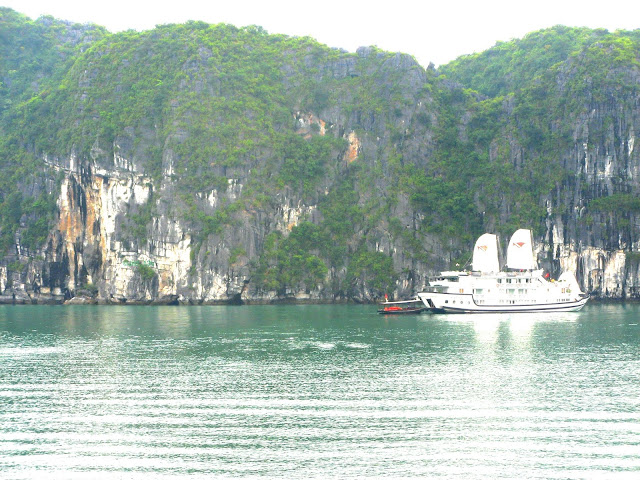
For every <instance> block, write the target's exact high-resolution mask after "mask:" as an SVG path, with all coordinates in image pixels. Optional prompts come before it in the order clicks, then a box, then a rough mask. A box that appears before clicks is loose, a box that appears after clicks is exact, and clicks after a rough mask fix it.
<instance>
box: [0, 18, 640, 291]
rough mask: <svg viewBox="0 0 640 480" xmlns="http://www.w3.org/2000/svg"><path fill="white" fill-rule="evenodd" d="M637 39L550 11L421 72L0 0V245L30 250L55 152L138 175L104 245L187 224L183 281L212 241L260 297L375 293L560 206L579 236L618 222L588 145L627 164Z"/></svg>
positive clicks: (214, 31)
mask: <svg viewBox="0 0 640 480" xmlns="http://www.w3.org/2000/svg"><path fill="white" fill-rule="evenodd" d="M639 46H640V33H639V32H638V31H634V32H615V33H609V32H607V31H605V30H591V29H586V28H568V27H561V26H558V27H554V28H550V29H546V30H542V31H539V32H534V33H531V34H529V35H527V36H526V37H524V38H523V39H519V40H513V41H510V42H503V43H499V44H497V45H496V46H495V47H493V48H492V49H489V50H487V51H486V52H482V53H479V54H474V55H468V56H464V57H461V58H459V59H457V60H455V61H454V62H451V63H450V64H449V65H445V66H442V67H441V68H440V69H439V71H435V70H433V69H427V70H425V69H423V68H422V67H421V66H419V65H418V64H417V63H416V62H415V61H414V60H413V59H412V58H410V57H408V56H406V55H401V54H393V53H389V52H384V51H381V50H379V49H377V48H375V47H369V48H363V49H359V50H358V52H356V53H348V52H344V51H340V50H336V49H331V48H329V47H327V46H325V45H322V44H319V43H318V42H316V41H315V40H313V39H311V38H307V37H305V38H298V37H287V36H284V35H272V34H269V33H267V32H266V31H265V30H264V29H262V28H260V27H256V26H251V27H244V28H236V27H234V26H231V25H225V24H220V25H209V24H206V23H203V22H188V23H186V24H182V25H163V26H159V27H157V28H155V29H153V30H149V31H144V32H135V31H127V32H123V33H117V34H110V33H108V32H106V31H105V30H104V29H102V28H100V27H96V26H81V25H72V24H68V23H65V22H61V21H58V20H55V19H52V18H43V19H38V20H36V21H32V20H30V19H28V18H26V17H24V16H22V15H20V14H17V13H15V12H13V11H11V10H9V9H4V8H3V9H0V168H1V169H2V171H3V175H2V176H0V248H1V249H2V251H3V253H4V252H9V253H14V250H15V249H13V250H11V247H12V246H13V245H14V243H15V240H16V237H15V233H16V232H18V233H19V234H20V235H19V239H20V242H21V245H22V246H24V247H28V249H30V250H32V251H33V252H36V251H37V250H38V248H41V249H42V248H43V245H44V244H45V241H46V239H47V233H48V232H49V231H50V229H51V228H52V225H53V221H54V220H55V217H56V199H57V197H58V194H59V188H60V181H61V179H62V177H63V176H64V175H65V174H68V173H69V172H66V173H64V172H62V173H56V172H55V168H57V169H59V170H64V169H65V168H67V167H65V166H64V165H68V164H70V163H71V162H70V161H69V159H73V162H74V165H75V166H74V168H76V171H75V172H74V174H77V175H78V176H79V177H82V176H83V175H85V176H86V175H91V172H92V169H99V170H100V171H101V172H103V173H101V174H104V175H106V176H107V177H108V176H109V175H114V176H117V175H133V174H135V175H139V176H140V178H142V179H143V180H142V181H143V182H145V185H147V186H150V187H149V191H150V192H151V195H150V197H149V201H148V202H147V203H145V204H142V205H138V204H136V203H135V202H133V201H132V202H131V203H130V205H129V206H128V208H127V210H126V213H127V214H126V215H124V214H123V215H121V216H120V217H118V218H117V219H116V220H115V221H116V223H117V226H116V230H117V232H118V235H119V237H118V238H119V240H120V241H122V242H123V244H126V245H127V246H129V247H130V248H138V249H140V250H144V251H145V252H151V250H152V249H153V248H154V245H155V244H154V239H153V238H151V236H152V235H153V232H152V230H153V229H152V224H153V221H154V218H156V217H162V216H164V217H168V218H171V219H173V220H176V221H179V222H182V224H183V225H184V226H185V228H187V229H188V230H189V231H190V235H191V238H192V239H193V249H192V255H191V260H192V265H191V270H190V272H192V277H193V274H196V273H200V272H202V271H205V270H216V271H217V270H219V269H223V268H228V267H229V265H220V264H218V263H216V262H217V259H216V256H215V255H214V254H212V253H211V252H212V251H215V248H217V247H220V249H226V251H227V253H228V255H227V257H226V258H227V259H228V260H229V263H231V264H234V265H236V264H237V265H240V267H239V268H244V269H245V270H243V273H242V274H243V275H244V276H245V277H251V278H252V281H253V283H254V284H255V285H256V288H259V289H261V290H263V291H276V292H278V294H279V295H289V294H292V293H294V292H299V291H308V292H311V291H313V290H321V291H322V292H324V293H323V294H324V295H325V296H327V297H331V298H337V297H345V298H352V297H354V298H355V297H367V296H380V295H382V294H383V293H385V292H387V291H392V290H394V288H395V287H394V286H395V285H397V283H396V280H400V279H405V280H407V279H409V278H412V276H413V273H412V269H419V270H420V271H423V272H424V271H426V270H428V269H436V268H440V267H445V266H447V265H444V263H446V260H445V257H448V258H449V259H452V260H453V259H457V258H459V257H460V255H461V254H462V252H466V251H468V250H469V247H470V245H471V242H472V240H473V238H474V237H476V236H477V235H478V234H480V233H482V232H483V231H485V230H491V231H496V232H498V233H502V234H503V235H508V234H509V233H511V232H512V231H513V230H515V229H516V228H520V227H529V228H532V229H534V231H535V232H536V233H537V234H538V235H540V236H542V235H544V234H545V231H546V228H547V224H546V222H547V221H548V219H549V218H550V215H556V214H563V212H564V214H566V213H567V212H569V211H578V210H580V209H586V210H587V211H588V213H589V215H591V216H590V217H587V216H584V217H583V219H586V218H591V220H589V221H586V220H582V223H581V224H580V225H581V226H580V228H585V229H586V230H587V231H588V232H590V233H591V234H594V235H595V233H594V232H597V228H599V227H598V222H596V221H594V220H593V218H594V215H595V216H596V217H597V218H600V217H598V216H601V215H604V214H605V213H609V214H613V213H615V214H618V215H619V216H620V218H619V219H618V220H617V221H618V223H617V225H618V226H624V227H625V228H627V230H628V234H629V235H632V232H631V230H630V229H631V224H632V223H631V222H630V220H629V218H630V217H629V216H630V215H632V214H634V213H636V212H637V210H638V207H637V205H636V203H637V202H636V201H635V197H636V196H637V195H638V194H639V193H640V186H639V185H636V184H635V183H633V182H632V181H629V180H628V179H627V178H624V176H623V175H622V174H621V173H620V172H618V174H616V176H614V177H613V178H612V180H611V181H610V182H609V183H607V184H606V185H605V186H603V184H602V183H599V180H598V174H597V172H599V171H600V170H602V169H601V167H600V164H598V159H600V162H602V160H601V159H602V157H603V156H605V157H606V156H607V155H608V156H609V157H611V158H614V157H615V158H625V155H626V157H628V158H630V159H631V160H630V161H631V162H633V161H634V159H636V158H637V155H638V153H637V152H635V151H633V143H632V141H631V140H629V139H630V138H632V137H633V138H635V130H634V127H633V125H632V120H629V119H632V118H633V116H634V113H633V112H634V111H635V110H634V108H635V106H637V99H638V95H639V92H640V90H639V82H638V79H639V78H640V60H639V52H640V47H639ZM634 102H636V103H634ZM593 112H597V113H596V114H594V113H593ZM619 112H622V113H619ZM621 139H622V140H621ZM624 142H627V144H626V146H624ZM629 142H631V143H629ZM621 145H623V146H621ZM45 159H46V161H45ZM50 165H56V166H55V167H50ZM60 165H63V166H62V167H61V166H60ZM78 165H80V166H81V167H78ZM598 169H600V170H598ZM104 172H107V173H104ZM136 178H138V177H136ZM80 181H82V178H80ZM85 186H86V185H85ZM76 193H77V192H76ZM80 203H81V202H80ZM285 209H287V211H289V210H296V212H297V213H296V217H295V221H294V222H292V224H290V225H287V224H286V222H288V220H287V218H286V216H285V212H284V210H285ZM300 212H306V213H300ZM625 222H626V223H625ZM247 225H250V227H247ZM242 228H244V229H247V228H249V229H250V230H251V231H252V232H253V233H252V234H251V235H253V236H254V237H255V245H256V248H257V251H253V250H251V248H249V245H246V244H238V243H237V242H238V241H239V240H238V238H245V239H246V238H247V237H248V236H250V235H248V234H246V232H244V233H243V234H240V233H238V232H239V231H240V229H242ZM576 228H578V227H576ZM156 240H157V239H156ZM252 241H254V240H252ZM234 242H235V243H234ZM230 243H231V244H230ZM427 243H429V244H430V245H436V244H437V245H439V247H438V248H435V249H434V248H427V247H426V246H425V245H426V244H427ZM229 244H230V245H229ZM214 247H215V248H214ZM212 249H213V250H212ZM398 250H401V251H402V255H401V256H400V255H399V254H398V252H397V251H398ZM42 251H43V252H44V250H42ZM250 251H251V252H253V253H252V254H251V258H248V254H247V252H250ZM229 252H231V253H229ZM239 252H244V253H242V254H240V253H239ZM400 257H401V258H400ZM245 260H246V261H245ZM91 268H95V269H96V270H95V271H94V272H89V273H90V274H91V275H96V276H99V273H100V272H99V269H100V268H101V266H100V263H99V262H97V263H96V266H94V267H91ZM234 268H235V267H234ZM139 273H140V274H141V275H142V277H143V278H145V279H150V278H151V277H152V275H151V273H150V272H139ZM154 278H155V277H154ZM407 281H408V280H407Z"/></svg>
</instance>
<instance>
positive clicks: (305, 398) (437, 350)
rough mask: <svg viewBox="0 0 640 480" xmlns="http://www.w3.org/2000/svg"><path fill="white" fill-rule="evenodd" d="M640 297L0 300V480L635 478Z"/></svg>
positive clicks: (639, 464) (638, 468) (638, 474)
mask: <svg viewBox="0 0 640 480" xmlns="http://www.w3.org/2000/svg"><path fill="white" fill-rule="evenodd" d="M639 320H640V306H636V305H627V306H621V305H597V304H594V305H589V306H587V307H586V308H585V309H584V310H583V311H582V312H580V313H565V314H555V315H548V314H547V315H527V314H520V315H482V316H473V315H469V316H444V315H431V314H422V315H419V316H412V317H389V316H380V315H376V313H375V307H373V306H282V307H275V306H244V307H117V306H111V307H95V306H94V307H81V306H78V307H49V306H20V307H12V306H3V307H0V477H1V478H11V479H35V478H38V479H40V478H43V479H44V478H46V479H75V478H82V479H85V478H91V479H94V478H96V479H101V478H104V479H107V478H108V479H114V478H123V479H129V478H131V479H138V478H139V479H149V478H171V479H175V478H201V477H207V478H225V477H243V478H246V477H249V478H251V477H270V478H274V477H276V478H288V479H295V478H300V479H302V478H305V479H306V478H363V477H395V478H399V477H402V478H411V477H423V478H425V477H426V478H438V477H441V478H465V479H474V478H477V479H480V478H483V479H496V478H540V479H578V478H580V479H582V478H589V479H591V478H602V479H615V478H629V479H637V478H640V327H639V326H638V323H640V322H639Z"/></svg>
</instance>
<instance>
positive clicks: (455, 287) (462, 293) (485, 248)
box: [418, 229, 589, 313]
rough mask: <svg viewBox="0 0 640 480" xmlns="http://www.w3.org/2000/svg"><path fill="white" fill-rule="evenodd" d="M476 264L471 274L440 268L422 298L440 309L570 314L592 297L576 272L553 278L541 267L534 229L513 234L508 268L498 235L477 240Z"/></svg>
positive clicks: (450, 310)
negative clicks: (578, 279)
mask: <svg viewBox="0 0 640 480" xmlns="http://www.w3.org/2000/svg"><path fill="white" fill-rule="evenodd" d="M472 265H473V270H472V271H471V272H466V271H452V272H442V273H441V274H440V275H439V276H437V277H435V278H433V279H431V281H430V285H429V286H428V287H427V288H426V289H425V291H424V292H421V293H419V294H418V297H419V298H420V299H421V300H422V301H423V303H424V305H425V306H426V307H427V308H429V309H430V310H432V311H434V312H439V313H518V312H570V311H577V310H580V309H581V308H582V307H583V306H584V305H585V304H586V303H587V301H588V300H589V296H588V295H587V294H585V293H584V292H582V291H581V290H580V286H579V285H578V282H577V280H576V277H575V276H574V274H573V273H571V272H564V273H562V275H560V277H559V278H558V280H557V281H553V280H551V281H550V280H548V278H546V276H545V275H544V274H543V271H542V270H541V269H538V266H537V263H536V261H535V259H534V257H533V245H532V240H531V231H530V230H525V229H520V230H518V231H516V232H515V233H514V234H513V236H512V237H511V241H510V242H509V246H508V248H507V263H506V266H505V268H504V269H502V268H501V262H500V259H499V246H498V237H497V236H496V235H493V234H489V233H485V234H484V235H482V236H481V237H480V238H479V239H478V241H477V242H476V244H475V247H474V250H473V264H472Z"/></svg>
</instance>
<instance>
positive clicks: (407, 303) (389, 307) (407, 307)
mask: <svg viewBox="0 0 640 480" xmlns="http://www.w3.org/2000/svg"><path fill="white" fill-rule="evenodd" d="M380 307H381V308H380V309H379V310H378V313H380V314H381V315H404V314H412V313H421V312H423V311H424V310H426V309H427V308H426V307H425V306H424V303H423V302H422V300H420V299H419V298H414V299H413V300H401V301H398V302H389V301H386V295H385V301H384V302H383V303H381V304H380Z"/></svg>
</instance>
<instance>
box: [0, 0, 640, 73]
mask: <svg viewBox="0 0 640 480" xmlns="http://www.w3.org/2000/svg"><path fill="white" fill-rule="evenodd" d="M0 6H5V7H10V8H13V9H14V10H17V11H18V12H21V13H24V14H25V15H27V16H29V17H31V18H32V19H36V18H38V17H39V16H40V15H53V16H54V17H56V18H59V19H62V20H71V21H74V22H79V23H96V24H98V25H103V26H104V27H106V28H107V29H108V30H109V31H111V32H119V31H122V30H127V29H134V30H147V29H151V28H153V27H154V26H156V25H160V24H166V23H183V22H185V21H187V20H202V21H205V22H207V23H221V22H224V23H231V24H233V25H236V26H239V27H240V26H245V25H260V26H262V27H264V28H265V29H266V30H267V31H268V32H269V33H284V34H287V35H292V36H293V35H295V36H306V35H308V36H310V37H313V38H315V39H317V40H318V41H320V42H322V43H325V44H327V45H329V46H330V47H338V48H344V49H345V50H348V51H355V50H356V49H357V48H358V47H359V46H363V45H365V46H366V45H377V46H378V47H380V48H382V49H384V50H388V51H392V52H396V51H399V52H403V53H408V54H410V55H413V56H414V57H415V58H416V59H417V60H418V61H419V62H420V63H421V64H422V65H424V66H427V65H428V64H429V62H433V63H435V64H436V65H441V64H443V63H447V62H449V61H450V60H453V59H454V58H456V57H458V56H460V55H463V54H467V53H473V52H480V51H483V50H485V49H487V48H489V47H491V46H493V45H494V44H495V43H496V42H497V41H507V40H510V39H512V38H520V37H522V36H524V35H525V34H527V33H529V32H532V31H534V30H539V29H541V28H546V27H550V26H553V25H558V24H562V25H567V26H575V27H581V26H585V27H591V28H606V29H608V30H610V31H614V30H617V29H626V30H633V29H636V28H640V2H638V1H637V0H536V1H523V0H454V1H451V0H439V1H431V0H424V1H420V0H413V1H410V0H387V1H384V2H383V1H376V0H368V1H362V0H318V1H309V0H307V1H305V0H172V1H166V0H156V1H146V0H143V1H139V0H109V1H101V0H97V1H96V0H80V1H78V0H0Z"/></svg>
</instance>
